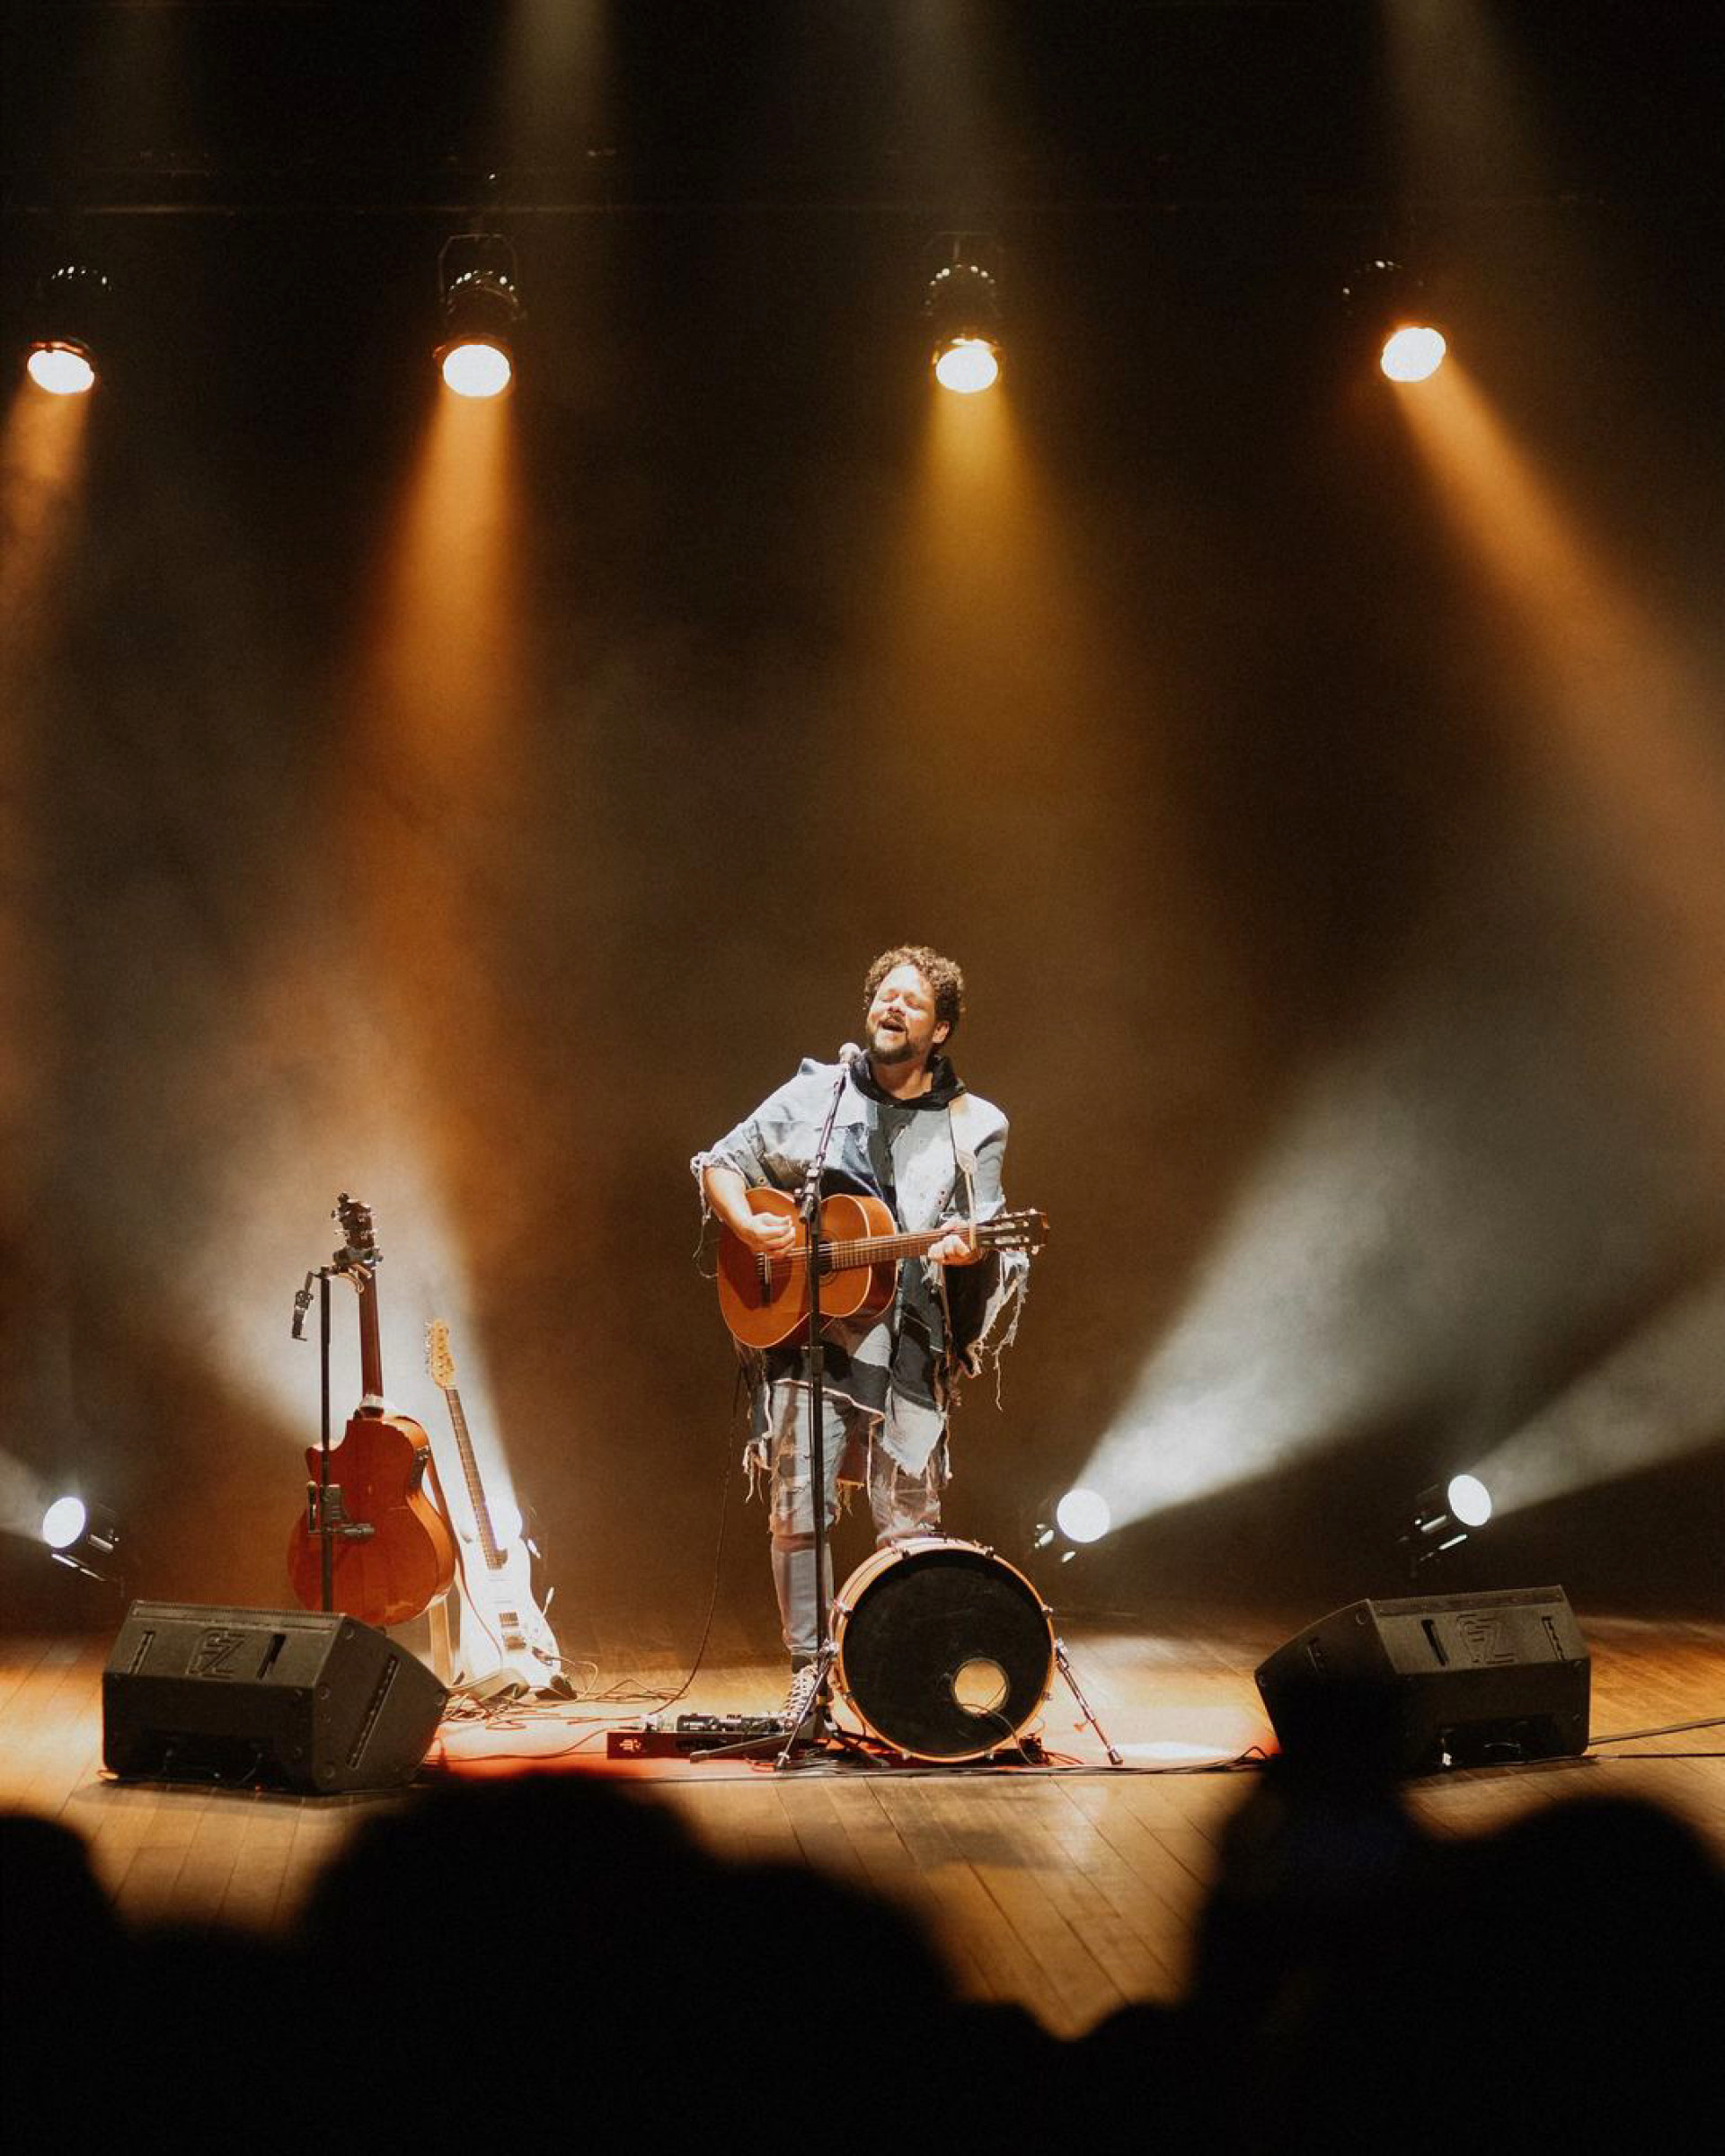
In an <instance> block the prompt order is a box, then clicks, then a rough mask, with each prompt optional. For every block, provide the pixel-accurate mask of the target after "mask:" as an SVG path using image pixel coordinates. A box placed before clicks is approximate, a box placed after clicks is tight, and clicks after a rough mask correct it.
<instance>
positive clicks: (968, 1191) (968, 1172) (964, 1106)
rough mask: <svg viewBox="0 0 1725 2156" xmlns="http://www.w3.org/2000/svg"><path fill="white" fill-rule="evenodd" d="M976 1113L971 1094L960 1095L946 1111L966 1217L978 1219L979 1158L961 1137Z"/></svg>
mask: <svg viewBox="0 0 1725 2156" xmlns="http://www.w3.org/2000/svg"><path fill="white" fill-rule="evenodd" d="M975 1116H976V1111H975V1109H974V1108H973V1107H972V1106H971V1100H970V1096H969V1093H960V1095H959V1097H958V1099H957V1100H954V1101H953V1102H952V1104H951V1107H949V1108H948V1109H947V1111H946V1128H947V1135H949V1136H950V1137H951V1141H952V1161H953V1165H954V1166H955V1167H956V1168H957V1169H958V1171H959V1180H960V1182H961V1183H962V1184H963V1185H964V1217H965V1218H966V1219H967V1220H971V1221H973V1220H975V1218H976V1217H977V1156H976V1154H975V1153H974V1152H973V1151H972V1150H971V1149H970V1147H969V1146H968V1145H966V1144H964V1143H963V1141H962V1139H961V1138H960V1125H962V1126H963V1127H965V1128H966V1129H968V1128H969V1125H970V1124H971V1123H972V1122H973V1121H974V1120H975Z"/></svg>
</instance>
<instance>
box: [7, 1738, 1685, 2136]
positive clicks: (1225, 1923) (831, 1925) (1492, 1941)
mask: <svg viewBox="0 0 1725 2156" xmlns="http://www.w3.org/2000/svg"><path fill="white" fill-rule="evenodd" d="M0 1854H3V1855H4V1952H3V1954H0V1978H3V1980H4V2016H5V2026H6V2029H7V2037H8V2051H9V2053H10V2054H11V2059H12V2062H13V2063H12V2066H11V2068H10V2071H9V2076H8V2079H9V2084H10V2086H11V2089H12V2090H13V2105H12V2112H13V2118H14V2120H17V2121H19V2122H21V2123H28V2124H29V2125H31V2126H32V2127H36V2128H40V2130H41V2131H43V2132H45V2133H53V2134H55V2135H56V2137H57V2138H58V2139H65V2138H66V2135H67V2134H68V2132H71V2131H73V2130H74V2127H75V2138H77V2139H79V2140H84V2139H93V2138H94V2136H95V2135H96V2134H99V2133H101V2132H103V2131H111V2132H115V2133H118V2134H125V2135H127V2136H128V2139H136V2138H137V2136H139V2135H140V2134H142V2135H143V2136H144V2137H145V2139H146V2143H147V2141H148V2139H150V2138H152V2137H155V2136H158V2135H159V2136H161V2137H162V2138H164V2140H168V2139H171V2140H173V2142H175V2143H178V2145H181V2146H186V2147H199V2146H202V2145H211V2144H213V2143H215V2141H216V2140H217V2138H218V2137H219V2138H220V2139H221V2140H222V2141H223V2142H224V2143H227V2144H230V2145H234V2146H239V2147H245V2146H252V2145H256V2144H259V2143H265V2144H275V2143H283V2144H285V2143H288V2142H295V2143H305V2142H306V2140H307V2139H308V2138H310V2139H312V2140H314V2141H315V2140H318V2139H322V2138H327V2137H331V2136H334V2137H336V2138H338V2139H339V2142H340V2143H341V2145H344V2146H358V2147H360V2148H365V2147H367V2146H372V2145H378V2146H389V2145H397V2144H404V2143H409V2142H417V2143H429V2144H434V2145H444V2144H453V2143H464V2142H465V2141H467V2140H468V2139H470V2138H483V2139H484V2140H486V2141H496V2140H498V2139H500V2138H501V2137H505V2136H510V2135H515V2134H532V2135H533V2136H535V2139H541V2138H544V2137H545V2136H546V2135H547V2134H553V2135H554V2136H555V2138H556V2140H557V2141H558V2142H559V2143H562V2144H563V2145H565V2146H571V2147H576V2148H579V2147H582V2146H591V2147H600V2148H603V2147H607V2146H612V2145H615V2144H617V2143H619V2142H620V2140H621V2139H622V2137H624V2136H625V2135H630V2136H636V2135H652V2136H655V2137H661V2138H662V2137H673V2138H677V2139H685V2138H688V2139H694V2138H697V2137H705V2136H707V2135H712V2134H726V2135H730V2136H732V2137H736V2138H742V2137H745V2136H746V2137H747V2140H748V2141H749V2142H750V2143H751V2144H761V2143H765V2145H768V2146H776V2145H779V2144H780V2143H783V2144H784V2145H786V2146H791V2145H802V2144H803V2143H806V2142H808V2141H809V2140H810V2139H817V2140H818V2141H819V2143H822V2144H823V2145H825V2146H828V2147H831V2146H837V2147H840V2148H845V2147H849V2146H853V2145H854V2146H857V2147H862V2146H864V2145H867V2144H875V2143H880V2141H881V2140H882V2139H884V2138H898V2137H899V2136H901V2135H907V2134H908V2135H914V2136H916V2138H918V2139H922V2140H928V2139H932V2138H940V2137H946V2138H950V2139H953V2140H961V2141H967V2142H968V2141H971V2140H975V2141H978V2142H980V2141H983V2140H985V2139H986V2140H987V2141H989V2142H992V2143H1001V2144H1004V2145H1007V2146H1011V2145H1014V2144H1018V2143H1027V2142H1032V2141H1036V2140H1040V2139H1047V2140H1048V2141H1049V2142H1051V2143H1054V2144H1056V2145H1070V2146H1077V2145H1081V2144H1082V2143H1083V2142H1084V2140H1086V2139H1087V2138H1088V2137H1089V2136H1090V2135H1092V2134H1094V2135H1096V2136H1097V2137H1098V2138H1099V2139H1101V2138H1103V2137H1105V2138H1106V2140H1107V2141H1108V2142H1110V2143H1119V2141H1121V2140H1122V2139H1125V2138H1130V2139H1133V2140H1151V2139H1154V2141H1155V2142H1157V2143H1163V2144H1165V2145H1172V2146H1181V2145H1199V2143H1200V2142H1201V2143H1202V2144H1203V2145H1205V2146H1207V2147H1213V2148H1217V2149H1221V2150H1243V2151H1252V2150H1271V2149H1278V2150H1279V2149H1282V2148H1286V2147H1287V2146H1290V2145H1304V2146H1311V2147H1314V2148H1322V2149H1324V2150H1326V2151H1352V2150H1360V2151H1366V2150H1371V2151H1375V2152H1400V2151H1408V2152H1424V2151H1427V2150H1432V2151H1436V2150H1438V2149H1439V2148H1442V2149H1445V2150H1453V2149H1456V2148H1464V2149H1466V2150H1469V2151H1471V2152H1472V2151H1480V2150H1489V2149H1495V2148H1499V2147H1501V2148H1505V2149H1508V2148H1509V2147H1511V2146H1519V2147H1523V2148H1525V2147H1528V2146H1533V2147H1553V2146H1558V2145H1561V2144H1562V2143H1565V2142H1566V2141H1568V2140H1570V2138H1571V2137H1573V2138H1574V2139H1575V2140H1576V2141H1577V2142H1578V2143H1583V2142H1592V2141H1597V2140H1598V2139H1599V2138H1600V2137H1601V2135H1602V2133H1603V2131H1604V2129H1605V2122H1606V2118H1607V2116H1614V2117H1616V2118H1623V2117H1625V2116H1627V2117H1629V2118H1630V2119H1632V2121H1633V2122H1634V2128H1635V2132H1636V2135H1637V2138H1638V2139H1642V2140H1648V2139H1652V2140H1653V2141H1655V2142H1656V2143H1657V2141H1658V2139H1659V2137H1660V2136H1663V2135H1676V2134H1694V2132H1695V2130H1696V2129H1697V2128H1698V2127H1699V2126H1700V2125H1701V2124H1702V2122H1703V2120H1704V2118H1705V2117H1706V2116H1708V2110H1709V2107H1711V2106H1712V2103H1713V2102H1714V2100H1715V2098H1714V2090H1713V2085H1712V2081H1711V2079H1710V2077H1711V2075H1712V2065H1713V2053H1714V2050H1715V2048H1716V2046H1717V2042H1718V2035H1719V2027H1720V2002H1721V1999H1722V1998H1725V1878H1721V1868H1720V1866H1719V1864H1718V1862H1717V1861H1716V1860H1715V1859H1714V1858H1713V1856H1712V1854H1711V1852H1710V1851H1708V1849H1707V1848H1706V1847H1705V1845H1704V1844H1703V1842H1702V1841H1701V1840H1700V1838H1699V1837H1698V1835H1697V1834H1696V1833H1694V1831H1693V1830H1692V1829H1691V1828H1689V1827H1688V1826H1687V1825H1685V1824H1684V1823H1682V1822H1681V1821H1680V1820H1678V1819H1676V1818H1675V1817H1674V1816H1670V1815H1668V1814H1667V1813H1665V1812H1663V1811H1661V1810H1659V1809H1658V1808H1656V1807H1652V1806H1650V1805H1648V1804H1645V1803H1641V1802H1639V1801H1634V1800H1628V1799H1623V1798H1599V1797H1579V1798H1572V1799H1565V1800H1562V1801H1559V1802H1557V1803H1555V1804H1553V1805H1550V1806H1548V1807H1541V1808H1539V1809H1536V1810H1532V1811H1529V1812H1528V1813H1527V1814H1526V1815H1525V1816H1521V1817H1519V1818H1517V1820H1516V1821H1515V1822H1514V1823H1513V1824H1512V1825H1508V1826H1506V1827H1504V1828H1503V1829H1501V1830H1500V1831H1499V1832H1497V1833H1491V1834H1487V1835H1484V1836H1481V1837H1476V1838H1472V1839H1464V1840H1455V1841H1447V1842H1444V1841H1438V1840H1436V1839H1434V1838H1433V1837H1431V1836H1429V1835H1428V1834H1426V1833H1422V1832H1421V1831H1420V1829H1419V1828H1418V1827H1417V1825H1415V1823H1414V1822H1413V1820H1412V1819H1411V1816H1410V1815H1409V1813H1408V1811H1407V1809H1406V1807H1405V1806H1404V1803H1403V1801H1402V1795H1401V1792H1400V1791H1399V1789H1397V1788H1396V1786H1395V1784H1394V1781H1393V1778H1392V1777H1391V1776H1390V1775H1389V1774H1388V1773H1386V1772H1383V1771H1382V1770H1381V1767H1380V1766H1379V1765H1378V1764H1376V1763H1375V1762H1374V1758H1373V1755H1372V1752H1371V1748H1370V1747H1369V1745H1368V1746H1365V1747H1359V1746H1355V1747H1353V1748H1352V1749H1347V1748H1343V1749H1341V1750H1340V1751H1339V1752H1337V1753H1335V1754H1327V1753H1326V1754H1322V1755H1321V1756H1319V1757H1318V1758H1317V1760H1316V1762H1315V1763H1314V1762H1312V1761H1306V1762H1294V1761H1288V1760H1278V1761H1275V1762H1272V1763H1270V1765H1269V1767H1268V1768H1267V1769H1266V1770H1265V1771H1264V1772H1262V1773H1261V1775H1259V1776H1258V1777H1256V1778H1255V1780H1254V1784H1253V1787H1252V1790H1251V1792H1250V1794H1249V1795H1248V1796H1247V1798H1246V1799H1245V1801H1244V1802H1243V1804H1242V1806H1241V1807H1239V1809H1238V1810H1237V1811H1236V1812H1235V1814H1234V1816H1233V1818H1232V1821H1231V1822H1230V1825H1229V1826H1228V1829H1227V1832H1226V1834H1225V1841H1224V1846H1223V1849H1222V1851H1221V1864H1220V1871H1219V1876H1218V1878H1217V1879H1216V1884H1215V1886H1214V1888H1213V1889H1212V1891H1211V1893H1210V1895H1209V1896H1208V1898H1207V1903H1206V1904H1205V1907H1204V1909H1203V1912H1202V1914H1201V1917H1200V1920H1199V1924H1198V1927H1197V1932H1196V1936H1195V1939H1194V1943H1193V1950H1192V1959H1191V1967H1190V1979H1189V1982H1188V1984H1187V1986H1186V1990H1185V1993H1184V1996H1183V1997H1181V1999H1180V2000H1178V2001H1175V2002H1173V2003H1172V2004H1170V2005H1165V2006H1164V2005H1151V2004H1147V2003H1146V2004H1139V2005H1134V2006H1128V2007H1127V2008H1124V2009H1123V2010H1120V2011H1119V2012H1118V2013H1116V2014H1114V2015H1112V2016H1110V2017H1109V2018H1108V2019H1106V2020H1104V2021H1103V2022H1101V2024H1100V2025H1099V2026H1098V2027H1096V2028H1093V2029H1092V2031H1091V2032H1090V2033H1089V2034H1088V2035H1087V2036H1085V2037H1083V2038H1081V2039H1079V2040H1078V2041H1076V2042H1074V2043H1058V2042H1057V2041H1055V2040H1054V2039H1053V2038H1052V2037H1050V2036H1049V2035H1048V2032H1047V2031H1046V2030H1045V2029H1044V2028H1043V2027H1042V2025H1041V2024H1040V2022H1039V2021H1038V2020H1037V2019H1036V2018H1035V2017H1034V2016H1033V2015H1032V2014H1031V2013H1030V2012H1028V2011H1027V2010H1024V2009H1022V2008H1021V2007H1016V2006H1001V2005H986V2004H977V2003H975V2002H969V2001H964V2000H962V1999H961V1998H960V1996H959V1993H958V1990H957V1987H956V1985H955V1983H954V1981H953V1978H952V1976H951V1973H950V1971H949V1970H948V1969H947V1967H946V1966H945V1965H944V1964H943V1962H942V1958H941V1957H940V1955H939V1954H938V1953H937V1952H936V1950H935V1949H934V1948H933V1945H932V1943H931V1941H930V1940H929V1938H928V1936H927V1935H926V1933H925V1932H924V1930H923V1928H922V1927H921V1925H920V1924H919V1923H918V1922H916V1921H915V1920H914V1919H913V1918H912V1917H911V1916H909V1915H908V1914H907V1913H905V1912H904V1911H902V1910H900V1909H898V1907H896V1906H894V1905H893V1904H890V1903H889V1902H888V1901H886V1900H884V1899H882V1898H880V1897H878V1896H876V1895H871V1894H869V1893H866V1892H863V1891H861V1890H859V1889H857V1888H855V1887H854V1886H847V1885H844V1884H840V1883H838V1882H836V1881H835V1880H834V1879H832V1878H827V1877H826V1876H824V1875H822V1874H820V1873H818V1872H816V1871H812V1870H807V1869H800V1868H797V1867H793V1866H790V1865H785V1864H782V1863H761V1862H737V1861H725V1860H721V1859H719V1858H717V1857H715V1856H714V1855H712V1854H711V1853H710V1852H709V1851H706V1850H705V1849H704V1848H703V1846H702V1844H701V1843H700V1842H698V1841H697V1840H696V1839H695V1838H694V1835H693V1834H692V1833H690V1832H689V1831H688V1830H687V1829H686V1827H685V1826H684V1825H682V1823H681V1821H680V1819H679V1818H678V1817H677V1815H676V1814H674V1813H673V1812H672V1811H671V1810H670V1809H668V1807H663V1806H660V1805H659V1804H656V1803H653V1802H651V1801H650V1800H645V1799H642V1798H639V1797H636V1796H634V1795H632V1794H629V1793H626V1792H624V1791H623V1790H621V1789H618V1788H617V1787H616V1786H615V1785H613V1784H609V1783H606V1782H603V1781H600V1780H588V1779H584V1778H581V1777H574V1776H553V1775H544V1774H542V1775H528V1776H523V1777H521V1778H518V1779H513V1780H482V1781H472V1782H453V1783H447V1784H444V1785H440V1786H438V1787H437V1788H435V1789H431V1790H429V1792H427V1793H425V1794H424V1795H423V1796H422V1797H420V1798H417V1799H415V1800H411V1801H408V1802H404V1803H403V1805H402V1806H401V1807H397V1808H393V1809H392V1810H390V1811H389V1812H387V1813H384V1814H380V1815H377V1816H374V1817H373V1818H371V1819H369V1820H368V1821H367V1823H366V1824H365V1825H363V1826H361V1827H360V1828H359V1829H358V1832H357V1833H355V1834H354V1836H353V1837H352V1839H351V1840H350V1841H349V1842H348V1844H347V1845H346V1846H345V1848H344V1849H343V1851H342V1852H341V1855H340V1856H339V1857H338V1858H337V1859H336V1860H334V1861H333V1862H332V1864H331V1865H330V1866H329V1867H328V1868H327V1869H326V1870H325V1871H324V1872H323V1875H322V1877H321V1878H320V1879H319V1880H318V1881H317V1883H316V1885H315V1886H314V1890H313V1892H312V1894H311V1895H310V1898H309V1900H308V1902H307V1904H306V1905H305V1908H304V1909H303V1910H302V1911H301V1912H300V1913H298V1916H297V1919H296V1922H294V1923H293V1924H292V1926H291V1927H290V1929H289V1931H288V1935H287V1936H286V1937H285V1938H283V1939H281V1940H265V1939H262V1938H259V1937H254V1936H252V1935H251V1934H248V1933H242V1932H239V1931H232V1930H222V1929H218V1928H213V1927H210V1928H192V1927H186V1926H172V1927H169V1926H158V1927H152V1928H145V1929H133V1928H129V1927H127V1926H124V1925H122V1924H121V1923H120V1922H118V1921H117V1919H116V1917H115V1915H114V1913H113V1911H112V1909H111V1906H110V1904H109V1903H108V1901H107V1899H106V1898H105V1896H104V1895H102V1893H101V1891H100V1889H99V1888H98V1886H97V1885H96V1882H95V1878H94V1875H93V1871H92V1869H91V1865H90V1861H89V1858H88V1854H87V1852H86V1851H85V1850H84V1845H83V1844H82V1842H80V1841H79V1840H78V1838H77V1837H76V1836H75V1835H74V1834H72V1833H68V1832H67V1831H66V1830H65V1829H64V1828H62V1827H59V1826H57V1825H52V1824H49V1823H48V1822H46V1821H42V1820H39V1819H33V1818H30V1817H27V1816H20V1815H14V1816H10V1817H6V1818H4V1819H3V1820H0Z"/></svg>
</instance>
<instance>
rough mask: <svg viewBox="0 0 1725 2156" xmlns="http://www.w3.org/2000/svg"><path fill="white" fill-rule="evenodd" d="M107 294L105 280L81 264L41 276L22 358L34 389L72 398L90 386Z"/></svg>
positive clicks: (99, 343) (67, 263)
mask: <svg viewBox="0 0 1725 2156" xmlns="http://www.w3.org/2000/svg"><path fill="white" fill-rule="evenodd" d="M108 299H109V288H108V279H107V278H105V277H103V276H102V273H101V271H100V270H91V269H88V268H86V267H85V266H84V264H82V263H78V262H66V263H63V264H62V265H61V266H60V268H59V269H57V270H51V271H50V272H49V275H48V276H47V277H45V278H43V279H42V280H41V282H40V285H38V287H36V298H35V305H34V310H33V322H32V335H31V346H30V355H29V357H28V358H27V359H26V360H25V362H24V367H25V371H26V372H27V373H28V375H29V376H30V378H31V381H32V382H33V383H35V384H36V386H37V387H38V388H39V389H42V390H46V391H47V392H48V393H49V396H51V397H77V396H84V395H86V394H87V393H89V391H91V390H92V389H93V388H94V387H95V384H96V374H97V358H98V354H99V351H100V348H101V342H102V329H103V326H104V318H105V315H106V313H107V307H108Z"/></svg>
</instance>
